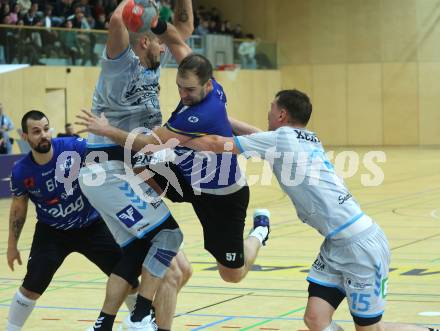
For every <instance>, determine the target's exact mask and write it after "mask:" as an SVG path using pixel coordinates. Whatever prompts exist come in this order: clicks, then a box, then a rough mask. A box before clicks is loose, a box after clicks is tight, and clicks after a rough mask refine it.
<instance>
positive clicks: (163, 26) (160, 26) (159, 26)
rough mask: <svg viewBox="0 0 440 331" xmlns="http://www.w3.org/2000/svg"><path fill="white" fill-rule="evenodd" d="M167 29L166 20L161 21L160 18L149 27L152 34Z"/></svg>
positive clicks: (161, 32) (160, 32)
mask: <svg viewBox="0 0 440 331" xmlns="http://www.w3.org/2000/svg"><path fill="white" fill-rule="evenodd" d="M167 29H168V24H167V22H165V21H162V20H158V21H157V25H156V26H155V27H154V28H152V29H151V32H153V33H154V34H157V35H161V34H164V33H165V31H167Z"/></svg>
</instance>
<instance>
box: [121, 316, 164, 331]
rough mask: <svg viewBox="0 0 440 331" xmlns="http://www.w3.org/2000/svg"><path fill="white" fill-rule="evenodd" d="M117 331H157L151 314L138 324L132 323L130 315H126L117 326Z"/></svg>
mask: <svg viewBox="0 0 440 331" xmlns="http://www.w3.org/2000/svg"><path fill="white" fill-rule="evenodd" d="M118 331H157V324H156V319H155V318H154V314H152V315H147V316H145V317H144V318H143V320H142V321H140V322H132V321H131V319H130V315H128V316H127V317H126V318H125V320H124V322H122V324H121V325H120V326H119V328H118Z"/></svg>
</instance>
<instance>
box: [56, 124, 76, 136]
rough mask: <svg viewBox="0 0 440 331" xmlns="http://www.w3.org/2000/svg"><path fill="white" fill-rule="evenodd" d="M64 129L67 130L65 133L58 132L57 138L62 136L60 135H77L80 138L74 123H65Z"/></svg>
mask: <svg viewBox="0 0 440 331" xmlns="http://www.w3.org/2000/svg"><path fill="white" fill-rule="evenodd" d="M64 130H65V131H66V132H65V133H58V135H57V138H60V137H76V138H79V135H77V134H76V133H75V129H74V128H73V125H72V123H66V125H64Z"/></svg>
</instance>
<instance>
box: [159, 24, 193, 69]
mask: <svg viewBox="0 0 440 331" xmlns="http://www.w3.org/2000/svg"><path fill="white" fill-rule="evenodd" d="M152 31H153V32H154V33H155V34H156V35H157V36H158V37H159V38H160V39H161V40H162V41H163V42H164V43H165V45H166V46H167V47H168V48H169V49H170V52H171V54H172V55H173V57H174V58H175V59H176V63H177V64H179V63H180V62H181V61H182V60H183V59H184V58H185V57H187V56H188V55H189V54H191V53H192V50H191V48H190V47H189V46H188V45H187V44H186V43H185V41H184V40H183V38H182V36H181V35H180V33H179V32H178V31H177V29H176V27H175V26H174V25H173V24H170V23H165V22H163V21H159V23H158V25H157V27H156V28H155V29H153V30H152Z"/></svg>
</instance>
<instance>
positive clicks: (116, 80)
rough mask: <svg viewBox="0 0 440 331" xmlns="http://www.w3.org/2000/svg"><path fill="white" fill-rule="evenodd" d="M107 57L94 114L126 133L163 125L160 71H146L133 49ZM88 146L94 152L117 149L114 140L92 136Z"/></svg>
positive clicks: (104, 54) (98, 85) (97, 87)
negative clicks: (113, 147)
mask: <svg viewBox="0 0 440 331" xmlns="http://www.w3.org/2000/svg"><path fill="white" fill-rule="evenodd" d="M106 54H107V53H106V50H105V49H104V53H103V58H102V70H101V73H100V75H99V79H98V83H97V84H96V88H95V92H94V95H93V103H92V113H94V114H95V115H97V116H100V114H101V113H104V114H105V116H106V117H107V118H108V120H109V122H110V124H111V125H113V126H115V127H117V128H119V129H122V130H124V131H131V130H133V129H135V128H138V127H146V128H148V129H152V128H154V127H155V126H159V125H162V114H161V112H160V106H159V89H160V88H159V77H160V68H158V69H156V70H151V69H147V68H145V67H144V66H143V65H142V64H141V63H140V60H139V58H138V57H137V56H136V54H135V53H134V52H133V50H132V49H131V48H130V47H129V48H127V50H125V51H124V52H123V53H122V54H121V55H119V56H118V57H117V58H115V59H109V58H108V57H107V55H106ZM165 56H168V55H165ZM88 144H89V146H90V147H92V148H93V147H102V146H111V145H114V143H113V142H112V141H111V140H110V139H108V138H105V137H101V136H96V135H94V134H89V139H88Z"/></svg>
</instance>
